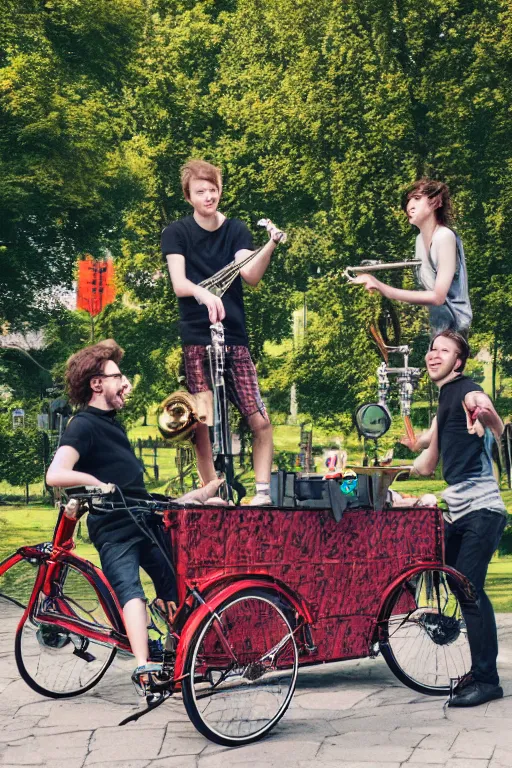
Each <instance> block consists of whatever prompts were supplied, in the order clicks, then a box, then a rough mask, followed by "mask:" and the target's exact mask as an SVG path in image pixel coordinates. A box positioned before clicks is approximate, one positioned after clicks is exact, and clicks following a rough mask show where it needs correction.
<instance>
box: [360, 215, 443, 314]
mask: <svg viewBox="0 0 512 768" xmlns="http://www.w3.org/2000/svg"><path fill="white" fill-rule="evenodd" d="M437 244H438V246H437V247H438V252H439V261H438V267H437V276H436V282H435V285H434V288H433V290H431V291H407V290H404V289H403V288H394V287H393V286H392V285H386V283H383V282H381V281H380V280H377V278H375V277H373V275H369V274H363V275H358V276H357V277H355V278H353V279H352V281H351V282H353V283H355V284H360V285H364V286H365V288H366V289H367V290H368V291H370V292H371V291H379V293H381V294H382V296H385V297H386V298H387V299H394V300H395V301H404V302H405V303H407V304H421V305H427V306H436V307H440V306H441V305H442V304H444V302H445V301H446V297H447V295H448V291H449V290H450V286H451V284H452V281H453V277H454V275H455V270H456V267H457V244H456V240H455V237H454V236H453V233H450V232H449V231H448V230H446V231H444V232H442V233H440V236H439V239H438V240H437Z"/></svg>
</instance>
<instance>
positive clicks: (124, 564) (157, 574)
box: [99, 537, 176, 607]
mask: <svg viewBox="0 0 512 768" xmlns="http://www.w3.org/2000/svg"><path fill="white" fill-rule="evenodd" d="M99 555H100V560H101V567H102V569H103V573H104V574H105V576H106V577H107V579H108V581H109V582H110V585H111V586H112V588H113V590H114V592H115V593H116V596H117V599H118V600H119V603H120V604H121V607H124V606H125V605H126V603H127V602H128V601H129V600H133V598H135V597H138V598H141V599H142V600H145V599H146V596H145V594H144V590H143V589H142V584H141V581H140V573H139V569H140V568H143V569H144V570H145V571H146V573H147V574H148V576H149V577H150V579H151V580H152V582H153V584H154V585H155V591H156V596H157V597H161V598H162V599H163V600H165V601H169V600H173V601H174V602H176V584H175V580H174V574H173V573H172V571H171V569H170V567H169V564H168V562H167V560H166V559H165V557H164V555H163V554H162V551H161V550H160V548H159V547H158V546H157V545H156V544H154V543H153V542H152V541H150V540H149V539H147V538H146V537H144V538H142V537H141V538H135V539H131V540H130V541H106V542H104V543H103V544H102V545H101V547H100V549H99Z"/></svg>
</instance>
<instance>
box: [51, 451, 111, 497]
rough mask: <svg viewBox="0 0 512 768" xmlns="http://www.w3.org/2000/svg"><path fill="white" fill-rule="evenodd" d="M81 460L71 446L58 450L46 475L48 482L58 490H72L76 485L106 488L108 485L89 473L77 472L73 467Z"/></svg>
mask: <svg viewBox="0 0 512 768" xmlns="http://www.w3.org/2000/svg"><path fill="white" fill-rule="evenodd" d="M79 458H80V454H79V453H78V451H77V450H76V449H75V448H72V447H71V446H70V445H62V446H61V447H60V448H59V449H58V450H57V453H56V454H55V456H54V457H53V461H52V463H51V464H50V466H49V467H48V471H47V473H46V482H47V483H48V485H53V486H55V487H57V488H71V487H73V486H75V485H95V486H97V487H98V488H103V487H105V490H107V486H108V484H107V483H102V482H101V480H98V478H97V477H94V475H90V474H89V473H88V472H76V471H75V470H74V469H73V467H74V466H75V464H76V463H77V461H78V459H79Z"/></svg>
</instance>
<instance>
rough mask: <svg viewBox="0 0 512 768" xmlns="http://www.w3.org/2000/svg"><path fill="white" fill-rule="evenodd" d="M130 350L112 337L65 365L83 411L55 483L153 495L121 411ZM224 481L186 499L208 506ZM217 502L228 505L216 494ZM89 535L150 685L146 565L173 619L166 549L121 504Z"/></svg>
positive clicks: (60, 453) (95, 521)
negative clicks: (124, 368) (124, 367)
mask: <svg viewBox="0 0 512 768" xmlns="http://www.w3.org/2000/svg"><path fill="white" fill-rule="evenodd" d="M123 354H124V352H123V350H122V349H121V347H119V345H118V344H117V343H116V342H115V341H114V340H113V339H107V340H106V341H101V342H99V343H98V344H94V345H92V346H89V347H86V348H85V349H82V350H80V351H79V352H77V353H76V354H74V355H72V356H71V357H70V358H69V360H68V361H67V364H66V374H65V378H66V385H67V389H68V393H69V399H70V401H71V403H73V404H75V405H79V406H80V407H81V408H82V410H80V411H79V412H78V413H77V414H76V415H75V417H74V418H72V419H71V420H70V422H69V424H68V426H67V428H66V430H65V432H64V434H63V436H62V439H61V441H60V446H59V448H58V450H57V452H56V454H55V457H54V459H53V461H52V463H51V465H50V467H49V469H48V472H47V475H46V481H47V483H48V484H49V485H52V486H59V487H73V486H85V485H92V486H96V487H98V488H101V489H102V490H103V491H105V492H106V493H108V492H110V491H112V490H113V488H112V486H113V485H115V486H118V487H119V488H120V489H121V491H122V492H123V494H124V495H125V496H126V497H128V498H129V499H130V500H133V499H135V500H141V499H151V496H150V494H149V493H148V491H147V490H146V487H145V485H144V477H143V469H142V466H141V463H140V462H139V460H138V459H137V457H136V456H135V453H134V451H133V448H132V446H131V445H130V441H129V440H128V437H127V435H126V432H125V430H124V428H123V426H122V425H121V424H120V423H119V422H118V421H117V419H116V413H117V411H120V410H121V409H122V408H123V407H124V405H125V397H126V394H127V393H128V392H129V390H130V389H131V385H130V383H129V381H128V379H126V377H125V376H123V374H122V373H121V371H120V369H119V363H120V361H121V359H122V357H123ZM222 482H223V481H222V480H215V481H212V482H210V483H208V485H206V486H205V487H204V488H200V489H198V490H196V491H191V492H190V493H189V494H186V496H183V497H181V499H180V501H198V502H202V503H206V502H207V500H208V499H211V498H212V497H213V496H215V494H216V492H217V490H218V488H219V485H221V483H222ZM215 503H222V501H221V500H220V499H215ZM87 525H88V529H89V536H90V538H91V541H92V542H93V544H94V546H95V547H96V549H97V550H98V552H99V556H100V560H101V566H102V569H103V571H104V573H105V575H106V577H107V579H108V581H109V582H110V584H111V585H112V587H113V589H114V591H115V593H116V596H117V598H118V600H119V603H120V605H121V607H122V609H123V617H124V623H125V627H126V633H127V635H128V639H129V641H130V645H131V648H132V651H133V654H134V656H135V658H136V661H137V668H136V669H135V672H134V674H133V676H132V679H133V681H134V682H135V684H136V685H137V686H138V687H139V689H143V685H141V683H142V684H143V683H144V682H145V681H146V680H147V676H148V673H150V672H158V671H159V669H160V667H159V666H158V665H155V664H151V663H150V662H149V661H148V657H149V650H148V632H147V615H146V597H145V594H144V591H143V589H142V585H141V582H140V575H139V568H140V567H142V568H144V570H145V571H146V573H147V574H148V575H149V576H150V577H151V579H152V581H153V583H154V585H155V590H156V595H157V606H158V607H159V608H160V610H161V611H162V612H163V613H165V614H167V615H169V616H170V618H171V619H172V616H173V614H174V612H175V611H176V586H175V582H174V577H173V574H172V573H171V570H170V568H169V565H168V563H167V561H166V558H165V556H164V554H163V552H162V551H161V549H160V548H159V547H158V546H157V545H156V544H155V543H154V542H152V541H150V540H149V539H148V538H147V537H146V536H145V535H144V533H143V532H142V531H141V529H140V528H139V527H138V526H137V524H136V522H135V521H134V520H133V519H132V518H131V517H130V516H129V515H128V513H127V512H126V511H123V510H122V509H119V510H114V511H112V512H109V513H108V514H92V513H90V514H89V516H88V521H87Z"/></svg>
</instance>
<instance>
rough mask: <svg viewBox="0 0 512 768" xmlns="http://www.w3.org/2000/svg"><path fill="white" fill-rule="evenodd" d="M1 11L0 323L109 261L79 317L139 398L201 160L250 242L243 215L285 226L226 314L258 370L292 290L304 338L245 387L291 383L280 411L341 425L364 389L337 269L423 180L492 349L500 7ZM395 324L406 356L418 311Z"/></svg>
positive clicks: (252, 4)
mask: <svg viewBox="0 0 512 768" xmlns="http://www.w3.org/2000/svg"><path fill="white" fill-rule="evenodd" d="M0 4H1V5H3V8H4V14H3V15H4V16H6V17H7V18H8V23H7V24H6V25H5V27H4V29H3V30H2V32H1V33H0V34H1V37H0V46H1V59H0V110H1V116H2V117H1V119H2V129H3V130H2V138H1V139H0V161H1V163H2V174H1V176H0V203H1V205H2V209H3V212H4V215H3V217H2V221H3V223H2V225H1V230H0V233H1V234H0V237H1V240H2V243H1V244H0V248H1V251H0V259H1V267H2V268H1V270H0V283H1V285H0V290H1V294H0V295H1V296H2V303H1V305H0V306H1V311H0V315H1V317H2V319H3V320H8V321H10V322H11V323H14V324H15V323H21V322H25V321H32V322H35V321H36V320H38V319H39V317H40V315H38V314H37V312H39V313H41V311H42V310H41V307H40V302H39V304H38V296H39V295H40V291H41V290H42V289H44V288H46V287H48V286H50V285H51V284H54V283H56V282H59V281H61V282H66V281H69V280H70V279H71V276H72V269H73V264H74V262H75V260H76V257H77V255H78V254H80V253H83V252H85V251H90V252H92V253H93V254H99V253H100V252H104V250H105V249H109V250H110V251H111V252H112V254H113V255H114V257H115V259H116V265H117V270H118V275H119V280H120V289H121V290H120V295H123V294H124V295H125V299H124V301H125V304H124V305H122V299H120V300H119V303H118V305H117V306H115V307H113V308H111V309H109V310H108V312H106V316H105V319H104V321H103V320H102V323H103V325H102V326H101V327H102V328H104V330H105V333H108V334H111V333H115V334H116V337H118V338H119V339H123V342H122V343H124V344H125V346H126V347H127V350H129V351H128V352H127V360H128V358H129V359H130V361H133V363H132V362H130V365H132V364H133V366H134V367H136V368H137V369H138V370H139V372H140V373H141V376H142V377H144V375H146V376H147V378H148V393H149V391H150V390H151V392H152V393H153V395H154V394H156V393H157V392H161V391H162V390H163V389H165V386H166V385H167V382H168V380H169V375H170V374H169V367H168V363H167V362H166V361H167V360H168V359H169V356H171V357H172V350H173V349H174V348H176V346H177V345H178V343H179V342H178V336H177V325H176V304H175V300H174V297H173V295H172V291H170V289H169V285H168V278H167V276H166V274H165V269H164V266H163V264H162V261H161V256H160V253H159V235H160V231H161V228H162V227H163V226H164V225H165V224H166V223H168V222H169V221H170V220H173V219H175V218H177V217H179V216H182V215H184V214H185V213H187V212H188V206H187V204H186V203H185V202H184V201H183V197H182V194H181V189H180V185H179V168H180V166H181V164H182V163H183V162H184V161H186V160H187V159H188V158H189V157H192V156H194V157H198V156H200V157H204V158H205V159H208V160H210V161H212V162H215V163H217V164H218V165H220V166H221V167H222V169H223V171H224V194H223V201H222V210H223V212H225V213H226V214H227V215H229V216H238V217H240V218H242V219H244V220H245V221H246V222H247V223H248V224H249V226H251V227H252V228H253V230H254V232H255V237H256V238H257V239H259V238H262V237H263V234H262V233H261V232H260V234H259V235H258V234H257V230H256V227H255V224H256V222H257V220H258V219H259V218H260V217H261V216H266V217H270V218H272V219H273V220H274V221H275V222H276V223H277V224H278V225H279V226H280V227H282V228H284V229H286V230H287V231H288V233H289V241H288V243H287V244H286V246H284V247H280V248H279V249H278V250H277V251H276V253H275V256H274V258H273V262H272V264H271V266H270V268H269V270H268V272H267V274H266V276H265V278H264V281H263V282H262V284H261V285H260V286H258V288H257V289H255V290H246V305H247V315H248V327H249V333H250V341H251V345H252V348H253V350H254V353H255V356H256V358H258V359H262V355H263V354H264V353H263V347H264V342H265V341H274V342H279V341H282V340H283V339H284V338H286V337H289V336H290V333H291V323H290V317H291V312H292V310H293V309H294V308H295V307H296V306H298V305H300V304H301V303H302V301H303V296H304V293H307V303H308V307H309V310H310V323H309V327H308V331H307V339H306V343H305V344H304V345H302V346H301V348H300V349H295V350H291V349H290V350H289V351H288V352H287V353H286V354H284V355H283V356H282V357H281V358H280V359H279V362H278V364H277V367H276V364H275V362H274V363H273V364H272V365H271V366H270V369H269V370H268V371H267V373H268V377H267V379H266V381H267V382H268V386H269V387H275V388H277V389H278V390H279V388H280V387H281V388H284V387H286V386H289V385H290V383H291V381H292V380H293V381H295V382H296V383H297V388H298V396H299V407H300V408H301V409H302V410H304V411H308V412H310V413H311V414H313V415H315V416H320V415H322V414H336V413H340V412H342V411H345V410H347V409H350V408H352V407H353V406H354V404H355V403H356V402H357V401H358V400H360V398H361V397H363V396H368V395H369V393H370V392H372V391H374V386H375V383H374V380H373V374H374V371H375V367H376V365H377V356H376V353H375V350H374V348H373V346H372V343H371V342H370V340H369V338H368V334H367V330H366V326H367V325H368V323H369V321H370V318H371V317H372V316H373V314H374V313H375V311H376V309H377V308H376V306H375V305H376V301H375V300H374V299H373V298H372V297H368V296H367V295H366V294H363V291H362V290H359V289H356V288H353V287H350V286H348V285H346V284H345V283H344V281H343V279H342V278H340V272H341V271H342V269H343V268H344V267H345V266H346V265H348V264H354V263H358V262H359V261H360V260H361V259H363V258H384V259H389V260H392V259H400V260H402V259H403V258H404V257H406V256H411V255H412V248H413V235H414V233H413V232H412V231H411V229H410V227H409V225H408V224H407V221H406V220H405V217H404V216H403V214H402V212H401V210H400V191H401V189H402V188H403V187H404V186H405V185H406V184H408V183H410V182H411V181H413V180H414V179H415V178H418V177H419V176H421V175H424V174H428V175H433V176H434V177H436V178H441V179H443V180H444V181H446V182H447V183H448V184H449V185H450V188H451V190H452V193H453V198H454V203H455V208H456V212H457V228H458V230H459V232H460V234H461V236H462V238H463V242H464V246H465V250H466V255H467V260H468V269H469V275H470V291H471V298H472V302H473V306H474V313H475V319H474V325H473V329H474V332H475V333H477V334H479V336H478V338H479V339H481V340H484V341H487V343H489V344H491V346H492V345H493V344H494V343H495V342H496V343H497V344H498V346H499V348H500V349H501V350H502V355H503V357H504V359H507V358H508V357H510V356H511V355H512V349H511V348H510V338H512V336H511V333H510V330H511V329H510V327H509V326H510V320H508V319H507V318H508V317H509V315H508V313H505V312H503V304H504V303H506V304H507V305H508V303H509V299H508V294H507V286H508V284H509V282H510V273H511V260H512V256H511V239H512V230H511V227H512V224H511V221H512V220H511V217H510V216H509V215H508V211H509V203H510V200H511V194H512V193H511V191H510V184H509V176H510V170H511V166H512V142H511V136H510V131H511V129H510V109H511V88H512V85H511V82H512V80H511V77H510V75H511V70H512V62H511V55H510V51H511V43H512V10H511V8H510V4H509V3H508V2H506V0H479V1H478V2H476V0H422V1H421V2H420V1H419V0H411V1H410V2H407V3H404V2H403V1H402V0H371V1H370V0H344V2H333V0H329V1H327V0H315V2H313V0H294V2H291V0H275V1H274V2H273V3H271V4H269V3H266V2H263V0H223V1H221V2H219V1H218V0H216V1H214V0H199V1H195V0H173V2H170V1H169V0H110V2H109V3H104V2H102V0H60V1H59V2H50V0H47V1H46V2H44V1H43V0H20V2H16V3H15V2H13V0H0ZM159 270H161V272H162V273H163V274H162V275H161V276H159V274H158V271H159ZM315 278H318V279H315ZM392 279H393V280H394V281H397V284H400V283H401V281H402V280H404V279H405V280H409V279H410V277H409V276H405V275H401V274H394V275H393V277H392ZM126 298H128V302H126ZM20 307H22V310H21V311H20ZM38 307H39V309H38ZM42 309H43V310H44V306H43V308H42ZM402 321H403V322H402V324H403V327H404V332H403V337H404V339H405V340H407V341H410V342H412V343H413V345H414V346H415V352H416V354H417V355H418V356H419V357H420V356H421V354H422V353H423V352H424V341H423V340H422V339H423V337H422V334H424V332H425V328H426V320H425V311H424V310H421V309H419V308H418V307H415V308H411V309H409V308H408V309H407V310H403V311H402ZM102 332H103V331H102ZM135 361H136V362H135ZM262 362H263V363H264V362H265V361H264V360H262ZM148 397H149V394H148Z"/></svg>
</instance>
